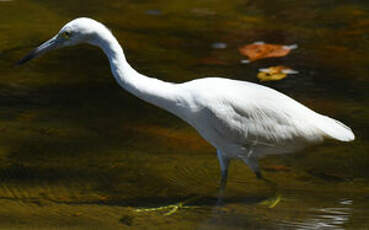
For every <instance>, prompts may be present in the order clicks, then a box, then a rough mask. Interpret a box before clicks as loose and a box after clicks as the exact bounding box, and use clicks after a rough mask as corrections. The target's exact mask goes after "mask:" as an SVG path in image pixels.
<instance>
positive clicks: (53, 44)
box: [16, 36, 60, 65]
mask: <svg viewBox="0 0 369 230" xmlns="http://www.w3.org/2000/svg"><path fill="white" fill-rule="evenodd" d="M59 44H60V40H59V39H58V38H57V37H56V36H55V37H53V38H51V39H50V40H48V41H46V42H44V43H42V44H41V45H40V46H39V47H37V48H36V49H34V50H32V51H31V52H30V53H29V54H27V55H26V56H24V57H23V58H22V59H21V60H19V61H18V62H17V63H16V65H22V64H24V63H26V62H28V61H29V60H31V59H33V58H35V57H37V56H40V55H41V54H43V53H46V52H47V51H50V50H53V49H55V48H58V47H59Z"/></svg>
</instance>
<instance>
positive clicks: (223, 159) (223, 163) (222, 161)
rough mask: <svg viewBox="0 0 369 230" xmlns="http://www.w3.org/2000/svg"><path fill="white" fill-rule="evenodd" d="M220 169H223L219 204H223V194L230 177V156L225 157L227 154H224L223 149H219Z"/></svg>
mask: <svg viewBox="0 0 369 230" xmlns="http://www.w3.org/2000/svg"><path fill="white" fill-rule="evenodd" d="M217 155H218V160H219V165H220V170H221V179H220V186H219V194H218V201H217V205H221V204H222V203H223V196H224V190H225V188H226V185H227V179H228V168H229V162H230V160H229V158H227V157H225V154H223V152H222V151H220V150H217Z"/></svg>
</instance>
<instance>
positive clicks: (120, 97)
mask: <svg viewBox="0 0 369 230" xmlns="http://www.w3.org/2000/svg"><path fill="white" fill-rule="evenodd" d="M78 16H89V17H93V18H95V19H98V20H100V21H102V22H104V23H105V24H106V25H107V26H108V27H109V28H111V29H112V31H113V33H114V34H115V35H116V36H117V37H118V39H119V40H120V41H121V43H122V45H123V47H124V50H125V53H126V55H127V58H128V60H129V62H130V63H131V64H132V66H134V67H135V68H136V69H137V70H139V71H140V72H142V73H144V74H146V75H150V76H155V77H158V78H161V79H163V80H167V81H174V82H182V81H187V80H191V79H195V78H199V77H201V76H227V77H230V78H233V79H240V80H247V81H252V82H257V78H256V74H257V72H258V68H263V67H267V66H271V65H280V64H283V65H287V66H289V67H291V68H293V69H296V70H298V71H299V72H300V73H299V74H298V75H296V76H292V77H288V78H286V79H284V80H281V81H279V82H268V83H263V84H265V85H267V86H270V87H272V88H275V89H277V90H279V91H281V92H284V93H286V94H287V95H289V96H291V97H293V98H295V99H297V100H298V101H300V102H302V103H304V104H305V105H308V106H309V107H311V108H312V109H314V110H316V111H319V112H321V113H323V114H327V115H329V116H332V117H335V118H337V119H339V120H341V121H343V122H344V123H346V124H348V125H349V126H350V127H352V128H353V130H354V132H355V134H356V136H357V140H355V141H354V142H352V143H338V142H326V143H324V144H322V145H320V146H316V147H313V148H309V149H306V150H304V151H303V152H300V153H297V154H293V155H288V156H277V157H269V158H266V159H263V160H262V161H261V167H262V169H263V171H264V175H265V177H266V178H268V179H270V180H272V181H273V182H275V183H276V184H277V187H276V188H272V187H271V186H269V185H268V184H266V183H265V182H263V181H259V180H257V179H256V178H255V176H254V175H253V174H252V173H251V171H250V170H249V169H248V168H247V167H246V166H245V165H243V164H242V163H241V162H232V165H231V169H230V175H229V184H228V187H227V191H226V197H225V205H224V208H223V210H221V211H220V210H218V209H216V208H215V203H216V188H217V186H218V180H219V176H220V175H219V174H220V173H219V166H218V162H217V159H216V155H215V151H214V149H213V148H212V147H211V146H210V145H208V144H207V143H206V142H204V141H203V140H202V139H201V137H199V135H198V134H197V133H196V132H195V131H194V130H193V129H192V128H191V127H189V126H188V125H187V124H185V123H183V122H182V121H181V120H180V119H178V118H176V117H174V116H172V115H171V114H168V113H166V112H164V111H162V110H160V109H158V108H156V107H154V106H151V105H148V104H146V103H144V102H142V101H140V100H138V99H137V98H135V97H134V96H132V95H129V94H128V93H127V92H124V91H123V90H122V89H120V88H119V87H118V86H117V84H116V83H115V81H114V79H113V78H112V76H111V73H110V70H109V66H108V62H107V59H106V58H105V57H104V55H103V54H102V52H101V51H99V50H97V49H95V48H93V47H89V46H79V47H72V48H66V49H63V50H58V51H54V52H52V53H49V54H47V55H45V56H43V57H41V58H38V59H36V60H33V61H32V62H30V63H27V64H26V65H24V66H21V67H15V66H14V63H15V62H16V61H17V60H19V59H20V58H21V57H22V56H23V55H25V54H26V53H27V52H28V51H29V50H30V49H32V48H33V47H35V46H37V45H38V44H40V43H41V42H43V41H44V40H46V39H48V38H49V37H50V36H51V35H53V34H54V33H56V32H57V31H58V30H59V28H60V27H61V26H62V25H64V24H65V23H66V22H68V21H69V20H71V19H73V18H75V17H78ZM368 25H369V4H368V3H367V1H342V0H340V1H338V0H332V1H325V2H322V1H318V0H312V1H291V0H278V1H262V0H257V1H239V0H232V1H220V0H215V1H192V0H190V1H179V0H175V1H171V2H168V1H162V0H158V1H154V2H153V1H147V0H140V1H128V0H127V1H97V0H91V1H88V3H86V1H75V0H73V1H72V0H65V1H63V2H62V3H61V2H60V1H44V0H27V1H25V0H10V1H0V29H1V33H0V107H1V108H0V181H1V184H0V229H125V228H130V229H368V228H369V221H368V218H367V216H368V214H369V211H368V210H369V195H368V194H369V186H368V185H369V179H368V178H369V154H368V150H369V142H368V136H369V133H368V130H369V129H368V128H369V126H368V115H369V113H368V112H369V109H368V108H369V103H368V96H369V95H368V94H369V87H368V82H369V77H368V76H369V67H368V66H369V58H368V57H369V55H368V54H369V37H368V32H369V29H368V28H369V27H368ZM254 41H265V42H270V43H279V44H294V43H296V44H298V46H299V48H298V49H297V50H294V51H292V52H291V54H290V55H288V56H287V57H283V58H278V59H265V60H260V61H256V62H253V63H251V64H241V60H242V59H245V58H244V57H242V56H241V55H240V54H239V52H238V47H240V46H242V45H245V44H249V43H252V42H254ZM276 192H277V193H278V194H279V195H280V196H281V202H280V203H279V204H278V205H277V206H276V207H274V208H268V206H267V205H265V203H267V202H266V201H268V199H270V198H273V197H274V196H275V194H276ZM195 196H200V197H201V199H199V200H196V201H194V202H192V203H191V204H189V205H192V207H193V208H191V209H182V210H179V211H178V212H176V213H175V214H173V215H170V216H163V215H162V213H161V212H147V213H137V212H135V210H136V209H137V208H141V207H157V206H160V205H166V204H172V203H175V202H180V201H184V200H186V199H188V198H191V197H195Z"/></svg>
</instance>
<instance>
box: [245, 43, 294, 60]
mask: <svg viewBox="0 0 369 230" xmlns="http://www.w3.org/2000/svg"><path fill="white" fill-rule="evenodd" d="M296 48H297V45H296V44H294V45H290V46H285V45H275V44H265V43H264V42H255V43H253V44H250V45H245V46H242V47H240V48H239V51H240V53H241V54H242V55H245V56H247V57H248V58H249V62H252V61H256V60H259V59H264V58H272V57H283V56H286V55H287V54H288V53H289V52H290V51H291V50H293V49H296Z"/></svg>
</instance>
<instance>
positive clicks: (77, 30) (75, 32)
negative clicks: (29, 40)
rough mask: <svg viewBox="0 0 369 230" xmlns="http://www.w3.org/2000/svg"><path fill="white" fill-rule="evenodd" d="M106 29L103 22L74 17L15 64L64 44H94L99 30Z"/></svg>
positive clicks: (103, 30) (99, 33)
mask: <svg viewBox="0 0 369 230" xmlns="http://www.w3.org/2000/svg"><path fill="white" fill-rule="evenodd" d="M106 31H109V30H107V29H106V27H105V26H104V25H103V24H101V23H99V22H97V21H95V20H93V19H91V18H77V19H74V20H73V21H70V22H68V23H67V24H66V25H65V26H63V28H61V30H60V31H59V32H58V33H57V34H56V35H55V36H54V37H52V38H51V39H49V40H48V41H46V42H44V43H42V44H41V45H40V46H39V47H37V48H36V49H34V50H32V51H31V52H30V53H29V54H27V55H26V56H25V57H23V58H22V59H21V60H20V61H18V62H17V64H18V65H21V64H23V63H25V62H27V61H29V60H31V59H33V58H34V57H37V56H39V55H41V54H43V53H46V52H47V51H50V50H53V49H57V48H61V47H65V46H73V45H77V44H80V43H89V44H92V45H96V44H97V42H98V39H99V35H100V36H101V34H102V33H101V32H106ZM109 33H110V32H109Z"/></svg>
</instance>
